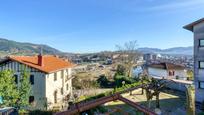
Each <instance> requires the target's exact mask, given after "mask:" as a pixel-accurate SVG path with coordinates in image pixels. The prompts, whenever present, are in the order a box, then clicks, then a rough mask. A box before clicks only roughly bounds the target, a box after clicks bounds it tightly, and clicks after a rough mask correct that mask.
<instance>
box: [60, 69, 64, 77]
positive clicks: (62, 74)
mask: <svg viewBox="0 0 204 115" xmlns="http://www.w3.org/2000/svg"><path fill="white" fill-rule="evenodd" d="M61 78H62V79H63V78H64V70H62V71H61Z"/></svg>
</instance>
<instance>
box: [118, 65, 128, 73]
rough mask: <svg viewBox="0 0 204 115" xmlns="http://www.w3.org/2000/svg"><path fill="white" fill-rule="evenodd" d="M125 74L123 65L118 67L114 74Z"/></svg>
mask: <svg viewBox="0 0 204 115" xmlns="http://www.w3.org/2000/svg"><path fill="white" fill-rule="evenodd" d="M125 73H126V68H125V67H124V66H123V65H118V66H117V70H116V74H117V75H125Z"/></svg>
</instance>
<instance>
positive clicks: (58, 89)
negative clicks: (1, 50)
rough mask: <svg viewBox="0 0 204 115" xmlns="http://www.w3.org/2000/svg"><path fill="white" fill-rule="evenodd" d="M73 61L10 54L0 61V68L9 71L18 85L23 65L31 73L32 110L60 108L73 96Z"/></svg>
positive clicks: (48, 56) (51, 57)
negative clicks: (12, 73) (12, 72)
mask: <svg viewBox="0 0 204 115" xmlns="http://www.w3.org/2000/svg"><path fill="white" fill-rule="evenodd" d="M72 67H73V64H72V63H70V62H69V61H67V60H62V59H60V58H58V57H56V56H50V55H44V56H42V55H38V56H11V57H7V58H6V59H5V60H3V61H2V62H0V71H2V70H8V69H9V70H12V71H14V77H15V81H16V84H17V85H20V76H21V75H20V74H21V72H22V71H23V69H22V68H26V70H27V71H28V72H29V73H30V79H29V80H30V83H31V94H30V97H29V100H28V101H29V103H30V105H31V107H30V108H32V109H63V108H66V107H67V105H66V104H67V102H66V100H68V98H69V97H70V96H71V95H72V74H71V72H72Z"/></svg>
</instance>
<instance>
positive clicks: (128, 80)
mask: <svg viewBox="0 0 204 115" xmlns="http://www.w3.org/2000/svg"><path fill="white" fill-rule="evenodd" d="M114 81H115V86H116V87H122V86H123V84H122V82H123V81H124V82H125V84H132V83H134V82H136V80H134V79H133V78H130V77H125V76H121V75H115V76H114Z"/></svg>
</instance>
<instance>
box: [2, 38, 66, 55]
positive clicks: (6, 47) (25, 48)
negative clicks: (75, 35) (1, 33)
mask: <svg viewBox="0 0 204 115" xmlns="http://www.w3.org/2000/svg"><path fill="white" fill-rule="evenodd" d="M41 48H42V51H43V54H62V52H61V51H59V50H57V49H55V48H52V47H50V46H47V45H43V44H32V43H22V42H16V41H12V40H7V39H3V38H0V54H7V55H8V54H9V55H22V54H23V55H25V54H26V55H32V54H39V53H40V51H41Z"/></svg>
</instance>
